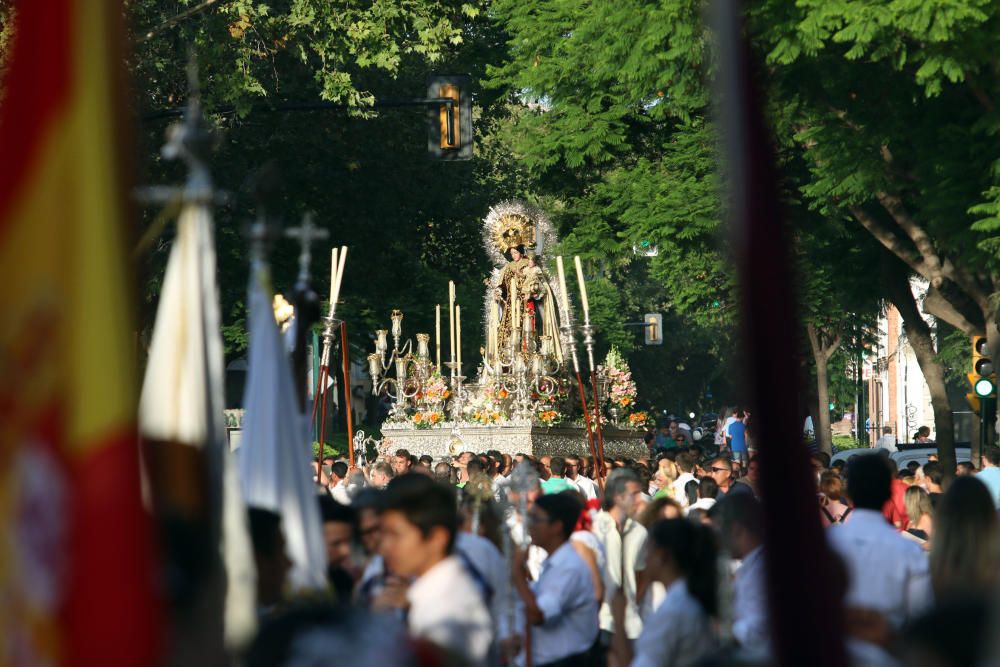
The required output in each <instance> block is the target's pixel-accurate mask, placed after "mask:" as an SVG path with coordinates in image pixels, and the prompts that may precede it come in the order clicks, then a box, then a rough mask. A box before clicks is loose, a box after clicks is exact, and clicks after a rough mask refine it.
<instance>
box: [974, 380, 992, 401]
mask: <svg viewBox="0 0 1000 667" xmlns="http://www.w3.org/2000/svg"><path fill="white" fill-rule="evenodd" d="M993 389H994V387H993V382H992V381H991V380H988V379H987V378H981V379H979V380H976V384H975V386H974V387H973V390H974V391H975V392H976V396H979V397H980V398H985V397H987V396H991V395H992V394H993Z"/></svg>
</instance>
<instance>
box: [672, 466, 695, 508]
mask: <svg viewBox="0 0 1000 667" xmlns="http://www.w3.org/2000/svg"><path fill="white" fill-rule="evenodd" d="M692 480H694V481H697V478H696V477H695V476H694V475H693V474H692V473H689V472H682V473H681V476H680V477H678V478H677V479H675V480H674V483H673V487H674V500H676V501H677V502H679V503H680V504H681V507H687V506H688V497H687V494H686V493H684V487H685V486H687V483H688V482H690V481H692Z"/></svg>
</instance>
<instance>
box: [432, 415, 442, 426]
mask: <svg viewBox="0 0 1000 667" xmlns="http://www.w3.org/2000/svg"><path fill="white" fill-rule="evenodd" d="M439 419H441V417H440V416H439V415H438V413H436V412H435V413H433V414H432V415H431V423H432V424H437V423H438V420H439Z"/></svg>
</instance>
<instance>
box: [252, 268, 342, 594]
mask: <svg viewBox="0 0 1000 667" xmlns="http://www.w3.org/2000/svg"><path fill="white" fill-rule="evenodd" d="M253 254H254V255H256V256H255V257H254V258H253V259H252V260H251V269H250V298H249V303H250V345H249V351H248V355H247V356H248V360H249V364H248V372H247V385H246V391H245V394H244V397H243V408H244V410H245V411H246V413H245V417H244V419H243V438H242V440H241V444H240V448H239V450H238V452H237V454H238V456H237V458H238V459H239V464H240V483H241V484H242V487H243V497H244V499H245V500H246V503H247V505H250V506H253V507H260V508H262V509H267V510H271V511H273V512H276V513H278V514H280V515H281V527H282V529H283V531H284V534H285V541H286V543H287V549H288V557H289V558H290V559H291V561H292V571H291V574H290V579H291V582H290V583H291V587H292V589H294V590H297V591H304V590H326V586H327V584H326V552H325V550H324V549H325V548H324V546H323V539H322V535H323V533H322V528H321V527H322V522H321V520H320V515H319V500H318V499H317V495H316V486H315V484H313V481H312V473H311V471H310V468H309V466H310V444H311V443H310V441H311V440H312V438H311V437H310V436H309V428H308V422H307V419H306V416H305V415H304V414H302V413H301V412H300V411H299V402H298V394H297V393H296V391H295V383H294V382H293V380H292V367H291V363H290V362H289V358H288V354H287V350H286V348H285V345H284V342H283V340H282V338H281V334H280V333H279V332H278V325H277V323H276V322H275V320H274V310H273V308H272V307H271V302H272V298H273V295H272V290H271V275H270V268H269V267H268V265H267V263H266V262H264V261H263V260H262V259H261V258H260V252H258V251H255V252H254V253H253Z"/></svg>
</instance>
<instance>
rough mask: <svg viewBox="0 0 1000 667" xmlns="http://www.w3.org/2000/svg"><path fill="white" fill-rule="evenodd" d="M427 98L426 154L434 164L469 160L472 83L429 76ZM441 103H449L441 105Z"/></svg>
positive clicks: (460, 77) (466, 80) (454, 78)
mask: <svg viewBox="0 0 1000 667" xmlns="http://www.w3.org/2000/svg"><path fill="white" fill-rule="evenodd" d="M427 98H428V100H429V101H435V100H437V101H438V102H437V103H433V104H430V105H429V106H428V107H427V129H428V134H427V150H428V152H429V153H430V154H431V156H432V157H434V158H436V159H438V160H447V161H452V160H471V159H472V79H471V78H469V77H467V76H432V77H430V78H429V79H428V81H427ZM445 100H450V102H449V101H445Z"/></svg>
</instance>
